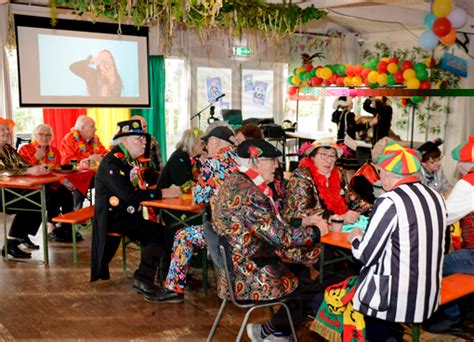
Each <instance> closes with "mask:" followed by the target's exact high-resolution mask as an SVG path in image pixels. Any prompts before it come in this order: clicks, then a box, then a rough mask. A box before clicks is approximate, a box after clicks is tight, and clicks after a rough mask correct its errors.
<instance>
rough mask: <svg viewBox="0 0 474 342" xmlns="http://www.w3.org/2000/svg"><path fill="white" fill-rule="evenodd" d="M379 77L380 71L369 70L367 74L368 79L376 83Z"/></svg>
mask: <svg viewBox="0 0 474 342" xmlns="http://www.w3.org/2000/svg"><path fill="white" fill-rule="evenodd" d="M378 77H379V73H378V72H377V71H373V70H372V71H371V72H369V74H368V75H367V79H368V80H369V82H370V83H376V82H377V79H378Z"/></svg>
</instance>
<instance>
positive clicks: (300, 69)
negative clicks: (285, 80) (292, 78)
mask: <svg viewBox="0 0 474 342" xmlns="http://www.w3.org/2000/svg"><path fill="white" fill-rule="evenodd" d="M305 71H306V69H305V68H302V67H299V68H296V72H295V75H299V74H301V73H302V72H305Z"/></svg>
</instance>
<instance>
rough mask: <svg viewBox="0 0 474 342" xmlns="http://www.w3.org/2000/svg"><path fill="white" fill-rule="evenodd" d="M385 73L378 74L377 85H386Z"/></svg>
mask: <svg viewBox="0 0 474 342" xmlns="http://www.w3.org/2000/svg"><path fill="white" fill-rule="evenodd" d="M387 78H388V76H387V74H385V73H383V74H379V77H377V82H378V84H379V85H381V86H384V85H387Z"/></svg>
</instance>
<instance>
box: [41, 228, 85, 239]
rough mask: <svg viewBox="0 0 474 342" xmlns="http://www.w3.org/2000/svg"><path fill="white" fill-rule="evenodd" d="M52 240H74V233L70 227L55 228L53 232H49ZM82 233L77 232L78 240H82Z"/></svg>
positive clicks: (49, 237)
mask: <svg viewBox="0 0 474 342" xmlns="http://www.w3.org/2000/svg"><path fill="white" fill-rule="evenodd" d="M48 239H49V240H50V241H56V242H72V234H71V230H70V229H64V228H54V229H53V231H52V232H51V233H49V234H48ZM82 240H83V238H82V235H81V233H79V232H76V242H79V241H82Z"/></svg>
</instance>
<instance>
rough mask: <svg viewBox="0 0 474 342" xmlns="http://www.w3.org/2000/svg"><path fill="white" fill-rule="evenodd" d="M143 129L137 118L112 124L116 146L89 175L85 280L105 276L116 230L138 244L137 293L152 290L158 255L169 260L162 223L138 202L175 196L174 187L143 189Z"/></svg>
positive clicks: (178, 192)
mask: <svg viewBox="0 0 474 342" xmlns="http://www.w3.org/2000/svg"><path fill="white" fill-rule="evenodd" d="M146 138H147V133H145V132H144V131H143V129H142V126H141V123H140V121H139V120H128V121H122V122H119V123H118V132H117V134H116V135H115V136H114V139H113V140H114V144H115V145H116V146H115V147H114V148H113V149H112V150H111V151H110V152H109V153H107V154H106V156H105V157H104V159H103V160H102V162H101V163H100V166H99V169H98V170H97V175H96V178H95V211H94V222H93V233H92V258H91V259H92V260H91V281H96V280H98V279H104V280H106V279H109V278H110V274H109V266H108V264H109V262H110V261H111V260H112V258H113V256H114V255H115V252H116V251H117V248H118V246H119V244H120V237H116V236H110V235H107V233H111V232H113V233H119V234H121V235H125V236H127V237H129V238H130V239H131V240H135V241H139V242H140V243H141V245H142V246H143V248H144V249H143V253H142V257H141V260H140V265H139V267H138V269H137V270H136V271H135V273H134V275H133V278H134V281H133V287H134V288H136V289H137V290H138V291H140V292H142V293H153V292H155V291H157V289H158V288H157V287H156V286H155V285H154V279H155V274H156V271H157V268H158V266H159V260H160V257H165V258H168V259H169V255H170V253H169V251H166V250H165V248H164V246H165V232H164V227H162V226H160V225H159V224H158V223H155V222H152V221H149V220H145V219H144V218H143V212H142V206H141V205H140V202H142V201H145V200H152V199H161V198H170V197H178V196H180V195H181V190H180V188H179V187H176V186H172V187H170V188H167V189H156V190H150V189H147V186H146V183H145V181H144V178H143V170H142V168H141V165H140V163H139V162H138V161H137V160H136V159H137V158H138V157H140V156H141V155H143V153H144V151H145V144H146Z"/></svg>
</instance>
